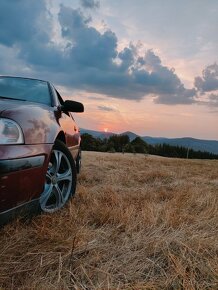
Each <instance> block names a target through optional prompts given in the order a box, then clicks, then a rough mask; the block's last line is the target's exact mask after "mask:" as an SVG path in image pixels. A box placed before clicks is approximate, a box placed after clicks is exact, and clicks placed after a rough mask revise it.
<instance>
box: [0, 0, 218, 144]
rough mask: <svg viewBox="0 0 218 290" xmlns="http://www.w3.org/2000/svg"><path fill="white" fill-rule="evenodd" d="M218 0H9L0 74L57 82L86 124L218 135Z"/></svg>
mask: <svg viewBox="0 0 218 290" xmlns="http://www.w3.org/2000/svg"><path fill="white" fill-rule="evenodd" d="M217 15H218V1H217V0H209V1H208V0H204V1H203V0H189V1H188V0H183V1H175V0H165V1H163V0H135V1H132V0H110V1H109V0H99V1H98V0H37V1H30V0H10V1H8V0H1V1H0V74H1V75H14V76H25V77H35V78H40V79H45V80H48V81H51V82H52V83H53V84H54V85H55V86H56V88H57V89H58V90H59V92H60V94H61V95H62V96H63V97H64V98H65V99H73V100H76V101H80V102H82V103H83V104H84V106H85V113H83V114H75V119H76V121H77V123H78V124H79V126H80V127H82V128H86V129H92V130H102V131H103V130H107V131H111V132H115V133H120V132H124V131H133V132H135V133H137V134H140V135H142V136H157V137H188V136H189V137H195V138H201V139H214V140H218V130H217V121H218V56H217V52H218V33H217V27H218V17H217Z"/></svg>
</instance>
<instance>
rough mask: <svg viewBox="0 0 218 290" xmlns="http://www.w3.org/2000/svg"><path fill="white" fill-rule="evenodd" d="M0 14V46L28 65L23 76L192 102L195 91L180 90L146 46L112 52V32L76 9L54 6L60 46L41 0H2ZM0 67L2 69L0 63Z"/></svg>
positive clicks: (132, 96) (116, 93) (172, 75)
mask: <svg viewBox="0 0 218 290" xmlns="http://www.w3.org/2000/svg"><path fill="white" fill-rule="evenodd" d="M83 2H84V3H86V4H87V3H88V2H89V3H97V2H96V1H83ZM24 12H25V13H24ZM6 14H7V15H10V21H9V17H8V18H6V17H4V15H6ZM24 15H25V17H24ZM0 17H3V20H2V21H3V25H1V28H0V44H2V45H3V46H5V47H10V49H14V50H16V53H15V54H16V57H17V59H18V60H19V62H22V63H24V64H25V67H27V68H28V69H29V71H28V76H30V75H29V74H30V71H31V72H32V75H33V76H36V77H39V78H46V79H48V80H51V81H52V82H54V83H55V84H57V85H62V86H67V87H68V88H71V89H79V90H85V91H89V92H92V93H99V94H103V95H107V96H109V97H114V98H121V99H129V100H136V101H139V100H141V99H143V98H145V97H150V96H152V97H153V99H154V101H155V102H156V103H161V104H170V105H175V104H191V103H193V102H195V94H196V90H195V89H194V88H193V89H186V88H185V87H184V85H183V83H182V82H181V80H180V79H179V77H178V76H177V75H176V73H175V71H174V70H173V69H171V68H169V67H167V66H164V65H163V64H162V61H161V59H160V57H159V56H158V55H157V54H155V53H154V52H153V51H152V50H147V51H145V53H144V55H141V54H140V53H139V52H138V49H137V46H134V45H133V44H131V43H130V44H129V46H127V47H124V48H123V50H121V51H118V38H117V36H116V34H115V33H114V32H112V31H111V30H110V29H107V30H105V31H104V32H103V33H100V32H99V31H98V30H97V29H96V28H95V27H93V26H92V25H91V24H92V19H91V17H86V16H84V14H83V12H82V11H81V10H80V9H72V8H69V7H66V6H64V5H61V6H60V9H59V13H58V23H59V26H60V31H61V35H60V38H61V45H60V44H58V43H56V42H54V40H53V38H52V33H51V32H52V25H53V21H54V18H52V15H51V14H50V13H49V11H48V10H47V7H46V4H45V1H43V0H39V1H36V3H35V2H34V3H32V2H31V5H30V1H29V0H19V1H7V0H2V1H1V2H0ZM13 18H14V19H15V23H14V22H12V21H11V19H13ZM45 28H46V29H45ZM4 58H5V59H6V62H7V57H6V56H5V55H4ZM0 59H3V56H2V55H1V52H0ZM1 68H4V69H5V64H4V63H1V64H0V69H1ZM18 72H19V70H18ZM203 81H204V80H203Z"/></svg>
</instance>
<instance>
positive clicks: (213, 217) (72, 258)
mask: <svg viewBox="0 0 218 290" xmlns="http://www.w3.org/2000/svg"><path fill="white" fill-rule="evenodd" d="M0 245H1V249H0V288H1V287H2V289H78V290H79V289H128V290H129V289H218V162H217V161H200V160H195V161H190V160H180V159H167V158H159V157H152V156H150V157H149V156H144V155H130V154H125V155H122V154H107V153H95V152H90V153H88V152H85V153H84V154H83V171H82V173H81V175H80V177H79V181H78V188H77V194H76V196H75V198H74V199H73V200H72V202H71V203H69V204H68V206H67V207H66V208H64V209H63V210H61V211H60V212H58V213H55V214H53V215H47V214H43V215H41V216H38V217H35V218H33V219H32V221H30V222H24V221H15V222H14V223H12V224H10V225H8V226H6V227H5V228H3V229H2V230H1V237H0Z"/></svg>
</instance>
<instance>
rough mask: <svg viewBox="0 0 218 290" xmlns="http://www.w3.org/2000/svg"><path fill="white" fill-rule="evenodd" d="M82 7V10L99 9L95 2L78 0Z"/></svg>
mask: <svg viewBox="0 0 218 290" xmlns="http://www.w3.org/2000/svg"><path fill="white" fill-rule="evenodd" d="M80 2H81V5H82V7H84V8H89V9H93V8H99V7H100V2H99V1H95V0H80Z"/></svg>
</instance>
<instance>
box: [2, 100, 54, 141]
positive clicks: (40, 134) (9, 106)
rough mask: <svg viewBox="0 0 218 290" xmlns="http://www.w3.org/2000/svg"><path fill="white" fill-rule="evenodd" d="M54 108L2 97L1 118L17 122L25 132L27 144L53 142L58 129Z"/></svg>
mask: <svg viewBox="0 0 218 290" xmlns="http://www.w3.org/2000/svg"><path fill="white" fill-rule="evenodd" d="M55 115H56V114H55V112H54V108H52V107H49V106H47V105H43V104H39V103H31V102H27V101H17V100H7V99H0V118H8V119H11V120H14V121H15V122H17V123H18V124H19V125H20V126H21V128H22V131H23V133H24V137H25V143H26V144H37V143H51V142H53V141H51V140H50V136H54V135H55V133H54V132H56V131H57V126H58V124H57V120H56V117H55Z"/></svg>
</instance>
